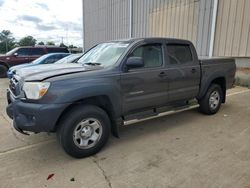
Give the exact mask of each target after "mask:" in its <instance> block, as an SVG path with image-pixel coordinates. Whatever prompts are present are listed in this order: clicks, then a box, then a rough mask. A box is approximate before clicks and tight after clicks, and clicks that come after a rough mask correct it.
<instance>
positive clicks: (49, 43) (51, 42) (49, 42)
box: [46, 41, 55, 46]
mask: <svg viewBox="0 0 250 188" xmlns="http://www.w3.org/2000/svg"><path fill="white" fill-rule="evenodd" d="M46 45H49V46H55V43H54V42H53V41H48V42H47V43H46Z"/></svg>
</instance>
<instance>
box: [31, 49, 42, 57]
mask: <svg viewBox="0 0 250 188" xmlns="http://www.w3.org/2000/svg"><path fill="white" fill-rule="evenodd" d="M43 54H44V51H43V49H42V48H32V49H31V56H41V55H43Z"/></svg>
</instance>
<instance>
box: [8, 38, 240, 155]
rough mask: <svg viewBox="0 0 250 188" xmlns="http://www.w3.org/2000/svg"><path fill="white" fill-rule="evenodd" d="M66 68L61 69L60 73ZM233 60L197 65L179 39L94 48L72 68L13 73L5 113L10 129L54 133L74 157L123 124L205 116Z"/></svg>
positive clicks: (219, 98)
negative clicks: (182, 114) (181, 112)
mask: <svg viewBox="0 0 250 188" xmlns="http://www.w3.org/2000/svg"><path fill="white" fill-rule="evenodd" d="M66 66H67V68H66ZM235 71H236V66H235V61H234V59H208V60H199V59H198V57H197V54H196V50H195V48H194V46H193V44H192V43H191V42H189V41H186V40H178V39H165V38H138V39H129V40H121V41H111V42H106V43H101V44H99V45H96V46H95V47H93V48H92V49H91V50H89V51H88V52H86V53H85V54H84V55H83V56H82V57H81V58H80V59H79V60H78V63H72V64H52V65H48V67H47V70H44V71H43V72H40V73H37V74H28V73H27V74H26V75H25V73H24V74H22V75H18V76H16V75H14V77H13V78H12V79H11V81H10V87H9V89H8V91H7V98H8V107H7V114H8V116H9V117H10V118H12V119H13V125H14V127H15V129H16V130H17V131H19V132H21V133H24V134H27V132H26V131H31V132H35V133H39V132H56V133H57V135H58V139H59V141H60V143H61V145H62V147H63V149H64V150H65V151H66V152H67V153H68V154H69V155H71V156H73V157H77V158H81V157H86V156H90V155H93V154H95V153H97V152H98V151H100V150H101V148H103V146H104V145H105V144H106V142H107V141H108V138H109V134H110V132H112V133H113V135H115V136H118V130H119V129H118V127H119V126H121V125H124V124H127V122H128V121H130V122H136V121H137V120H138V119H139V120H141V119H143V118H146V119H147V118H152V117H158V116H161V115H162V114H165V113H164V112H168V111H169V110H170V111H173V110H177V109H189V108H188V107H189V104H190V103H189V102H190V101H193V100H194V99H196V100H197V101H198V103H199V105H200V111H201V112H203V113H204V114H208V115H212V114H215V113H216V112H218V110H219V109H220V106H221V103H225V101H226V90H227V89H229V88H231V87H232V86H233V84H234V76H235Z"/></svg>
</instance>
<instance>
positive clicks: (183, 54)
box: [167, 44, 193, 65]
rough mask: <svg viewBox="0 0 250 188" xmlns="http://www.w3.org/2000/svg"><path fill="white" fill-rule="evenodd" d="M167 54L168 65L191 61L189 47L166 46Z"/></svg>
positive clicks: (178, 45) (179, 45)
mask: <svg viewBox="0 0 250 188" xmlns="http://www.w3.org/2000/svg"><path fill="white" fill-rule="evenodd" d="M167 52H168V53H167V54H168V56H169V61H170V64H172V65H176V64H185V63H190V62H192V61H193V57H192V53H191V50H190V46H189V45H182V44H168V45H167Z"/></svg>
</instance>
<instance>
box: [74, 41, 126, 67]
mask: <svg viewBox="0 0 250 188" xmlns="http://www.w3.org/2000/svg"><path fill="white" fill-rule="evenodd" d="M128 45H129V43H124V42H109V43H102V44H99V45H97V46H95V47H94V48H92V49H91V50H89V51H88V52H86V53H85V54H84V55H83V56H82V57H81V58H80V59H79V60H78V61H77V63H81V64H91V63H92V64H93V65H96V64H100V65H101V66H103V67H107V66H110V65H114V64H115V63H116V61H117V60H118V59H119V57H121V55H122V54H123V52H124V51H125V49H126V48H127V46H128Z"/></svg>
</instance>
